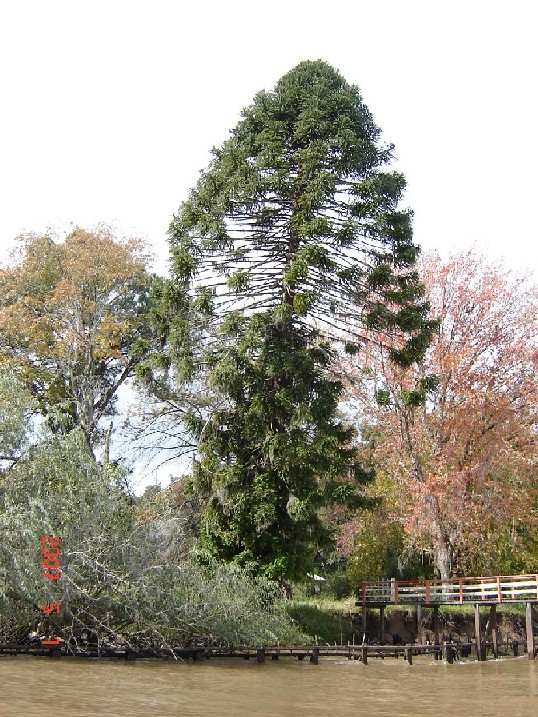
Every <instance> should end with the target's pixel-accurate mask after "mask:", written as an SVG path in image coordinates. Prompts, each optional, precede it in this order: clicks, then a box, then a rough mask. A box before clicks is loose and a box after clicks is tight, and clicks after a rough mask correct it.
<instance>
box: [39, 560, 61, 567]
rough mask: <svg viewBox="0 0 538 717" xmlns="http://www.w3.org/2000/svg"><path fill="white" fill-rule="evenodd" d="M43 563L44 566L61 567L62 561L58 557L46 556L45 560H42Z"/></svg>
mask: <svg viewBox="0 0 538 717" xmlns="http://www.w3.org/2000/svg"><path fill="white" fill-rule="evenodd" d="M41 565H42V566H43V567H44V568H59V567H60V561H59V559H58V558H46V559H45V560H42V561H41Z"/></svg>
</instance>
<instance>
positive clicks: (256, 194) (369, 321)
mask: <svg viewBox="0 0 538 717" xmlns="http://www.w3.org/2000/svg"><path fill="white" fill-rule="evenodd" d="M391 149H392V148H391V147H390V146H384V145H382V144H381V142H380V130H379V129H378V128H377V127H376V125H375V123H374V121H373V119H372V116H371V114H370V112H369V111H368V109H367V107H366V106H365V105H364V103H363V102H362V99H361V95H360V93H359V90H358V89H357V88H356V87H354V86H351V85H349V84H348V83H347V82H346V81H345V80H344V79H343V78H342V76H341V75H340V74H339V73H338V72H337V71H336V70H334V69H333V68H332V67H330V66H329V65H327V64H326V63H324V62H321V61H316V62H303V63H301V64H300V65H298V66H297V67H296V68H295V69H293V70H292V71H290V72H289V73H288V74H286V75H285V76H284V77H282V79H281V80H279V82H278V83H277V85H276V87H275V89H274V90H272V91H270V92H261V93H259V94H258V95H257V96H256V98H255V100H254V103H253V104H252V105H251V106H250V107H248V108H247V109H246V110H244V112H243V119H242V120H241V121H240V122H239V124H238V125H237V126H236V128H235V129H234V130H233V131H232V133H231V136H230V138H229V139H228V140H227V141H226V142H225V143H224V144H223V145H222V146H221V147H220V148H217V149H214V150H213V160H212V162H211V164H210V166H209V167H208V169H207V171H205V172H204V173H203V174H202V177H201V179H200V181H199V182H198V184H197V186H196V188H195V189H194V190H193V191H192V192H191V195H190V198H189V200H188V201H186V202H185V203H184V204H183V205H182V207H181V210H180V212H179V214H178V216H177V217H176V218H175V219H174V221H173V222H172V225H171V228H170V243H171V250H172V257H173V278H172V281H171V282H170V284H169V285H168V286H163V287H161V296H162V298H163V303H162V305H161V310H160V312H159V314H158V316H157V319H158V324H159V326H160V329H161V336H162V340H163V342H167V344H168V354H167V358H166V361H168V362H169V363H171V364H172V365H173V366H174V369H175V376H176V378H180V379H183V380H187V381H191V382H194V381H199V380H202V379H203V380H204V381H205V385H206V386H209V388H208V389H207V390H211V391H213V392H214V394H215V397H216V405H217V408H215V410H212V411H209V412H208V413H207V414H206V415H204V416H201V417H200V416H199V417H198V418H197V419H196V420H194V419H193V420H192V421H191V428H192V429H193V431H194V433H195V434H196V435H197V436H198V445H199V449H198V458H197V461H196V462H195V468H194V481H193V485H194V487H195V489H196V490H197V491H198V492H201V493H203V494H204V495H205V497H206V500H207V510H206V513H205V516H204V519H203V521H202V534H203V536H204V539H205V545H206V546H207V548H208V549H209V551H210V552H211V553H213V554H216V555H218V556H220V557H224V558H230V557H232V556H235V558H236V559H237V560H239V561H240V562H244V563H254V564H255V565H257V566H258V568H259V569H260V570H262V572H265V573H266V574H268V575H270V576H272V577H280V578H282V577H290V576H292V575H295V574H298V573H300V572H301V571H302V570H304V569H305V566H306V565H307V563H308V560H309V559H310V558H311V557H312V555H313V554H314V553H315V552H316V550H317V549H318V548H319V546H320V545H321V544H322V542H323V541H324V539H325V538H326V537H327V535H326V531H324V530H322V526H321V524H320V521H319V517H318V510H319V508H320V507H321V506H322V505H324V504H327V503H329V502H331V501H334V500H343V499H345V500H352V499H355V500H356V499H357V494H356V490H355V489H356V486H357V482H360V481H361V480H363V479H364V478H365V477H366V474H365V472H364V471H362V469H361V467H360V465H359V464H358V462H357V460H356V457H355V451H354V450H353V448H352V446H351V441H352V433H351V432H350V430H349V429H348V428H347V427H346V426H345V425H343V424H342V422H341V421H339V420H338V419H337V418H336V412H337V406H338V400H339V396H340V393H341V385H340V383H339V382H338V381H335V380H333V379H331V378H330V368H331V362H332V356H333V353H334V350H335V348H334V345H333V344H332V342H333V341H334V340H335V339H338V338H339V336H341V334H342V327H343V326H344V325H346V324H348V323H349V321H348V320H349V317H350V314H351V313H352V312H353V314H355V313H356V312H357V311H358V313H359V315H360V316H359V319H360V320H359V321H357V322H355V325H356V326H357V327H358V330H357V331H356V332H355V334H354V336H353V337H352V341H348V343H347V348H348V349H349V350H353V349H354V346H353V343H354V342H356V341H358V340H360V339H361V338H363V337H364V335H365V330H366V328H369V329H373V330H376V331H378V332H380V333H382V334H384V335H387V336H389V335H390V336H395V335H397V336H398V337H400V339H401V340H400V342H399V343H398V344H397V345H396V344H395V343H393V346H394V350H393V352H392V356H393V359H394V360H395V361H398V362H399V363H401V364H404V365H409V364H410V363H412V362H413V361H414V360H416V359H418V358H420V356H421V355H422V354H423V352H424V350H425V348H426V346H427V344H428V341H429V338H430V334H431V329H432V325H431V324H430V323H429V322H428V320H427V309H428V307H427V304H426V303H425V302H424V301H423V298H422V297H423V288H422V286H421V285H420V283H419V281H418V277H417V274H416V273H415V272H414V270H413V264H414V261H415V258H416V256H417V247H416V246H415V245H414V244H413V243H412V231H411V215H410V212H409V211H407V210H400V209H398V203H399V200H400V198H401V196H402V192H403V189H404V185H405V182H404V178H403V177H402V175H401V174H398V173H396V172H390V171H388V170H387V164H388V162H389V161H390V159H391ZM355 307H359V308H358V309H356V308H355Z"/></svg>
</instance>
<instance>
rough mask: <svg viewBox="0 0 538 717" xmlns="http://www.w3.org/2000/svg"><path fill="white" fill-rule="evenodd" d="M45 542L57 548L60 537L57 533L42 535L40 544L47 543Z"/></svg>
mask: <svg viewBox="0 0 538 717" xmlns="http://www.w3.org/2000/svg"><path fill="white" fill-rule="evenodd" d="M47 543H48V544H49V545H50V547H51V548H57V547H58V546H59V545H60V538H59V537H58V536H57V535H55V536H52V535H42V536H41V545H47Z"/></svg>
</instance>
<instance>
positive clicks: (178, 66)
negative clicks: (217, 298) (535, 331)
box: [0, 0, 538, 268]
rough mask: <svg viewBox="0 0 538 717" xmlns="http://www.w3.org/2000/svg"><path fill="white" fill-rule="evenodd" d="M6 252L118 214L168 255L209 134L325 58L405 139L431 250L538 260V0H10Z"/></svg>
mask: <svg viewBox="0 0 538 717" xmlns="http://www.w3.org/2000/svg"><path fill="white" fill-rule="evenodd" d="M0 7H1V9H0V67H1V71H0V77H1V92H2V107H1V112H0V197H1V199H0V255H1V254H2V253H3V251H4V250H5V249H6V248H7V247H8V246H9V245H10V243H11V241H12V240H13V238H14V237H15V236H17V235H18V234H20V233H21V232H24V231H37V232H41V231H45V230H47V229H48V228H52V229H55V230H56V231H57V232H58V234H59V235H60V236H61V235H62V233H65V231H66V230H67V229H68V228H69V227H70V226H73V225H78V226H83V227H86V228H92V227H94V226H95V225H96V224H97V223H99V222H105V223H108V224H112V225H115V226H116V227H117V229H118V232H119V233H120V234H136V235H138V236H143V237H146V238H147V239H148V240H149V241H150V242H151V243H152V244H153V245H154V247H155V250H156V252H157V254H158V255H159V256H160V257H161V260H160V262H159V266H160V267H161V268H164V266H165V259H166V255H167V246H166V238H165V237H166V230H167V227H168V224H169V221H170V219H171V216H172V214H173V213H174V212H175V211H176V209H177V208H178V206H179V203H180V202H181V201H182V200H183V199H185V198H186V196H187V193H188V190H189V188H190V187H191V186H193V185H194V183H195V182H196V180H197V177H198V173H199V171H200V170H201V169H202V168H203V167H205V166H206V164H207V162H208V160H209V150H210V148H211V147H212V146H213V145H216V144H219V143H220V142H222V141H223V140H224V139H225V138H226V137H227V135H228V131H229V130H230V128H232V127H233V126H234V125H235V124H236V122H237V121H238V119H239V112H240V110H241V109H242V108H243V107H244V106H246V105H248V104H249V103H250V102H251V100H252V98H253V97H254V95H255V94H256V92H258V91H259V90H260V89H263V88H265V89H270V88H271V87H272V86H273V85H274V83H275V82H276V81H277V80H278V78H279V77H280V76H281V75H283V74H284V73H285V72H287V71H288V70H289V69H291V68H292V67H294V66H295V65H296V64H297V63H298V62H300V61H301V60H304V59H317V58H322V59H324V60H326V61H327V62H329V63H331V64H332V65H334V66H335V67H337V68H338V69H339V70H340V71H341V72H342V74H343V75H344V77H345V78H346V79H347V80H348V81H349V82H352V83H354V84H357V85H358V86H359V87H360V88H361V90H362V93H363V97H364V100H365V102H366V104H367V105H368V106H369V108H370V110H371V111H372V113H373V115H374V117H375V119H376V121H377V123H378V125H379V126H380V127H381V128H382V130H383V136H384V139H385V140H386V141H390V142H393V143H394V144H395V145H396V156H397V159H398V165H397V166H398V169H400V170H401V171H403V172H404V173H405V175H406V177H407V180H408V191H407V195H406V202H405V203H406V204H407V205H408V206H410V207H411V208H412V209H413V210H414V212H415V222H414V226H415V239H416V241H417V242H418V243H419V244H421V245H422V246H423V247H425V248H431V247H436V248H438V249H439V250H440V251H442V252H444V251H446V250H447V249H448V248H449V247H452V246H456V247H462V246H467V245H469V244H471V243H476V244H478V245H479V246H480V247H482V248H483V249H484V250H485V251H487V252H489V253H491V254H492V255H493V256H498V255H501V254H502V255H504V256H505V257H506V259H507V261H509V262H510V263H511V264H513V265H515V266H520V267H530V268H538V242H537V239H538V236H537V229H536V226H537V224H536V214H537V207H536V189H537V187H536V176H537V170H538V149H537V140H536V133H537V128H538V116H537V115H538V113H537V99H536V95H537V91H536V88H537V70H538V62H537V49H536V48H537V44H538V43H537V37H536V36H537V28H538V23H537V20H538V3H536V1H535V0H528V1H525V0H510V2H508V1H507V2H496V0H490V1H488V2H483V1H481V0H466V2H461V1H460V0H450V2H445V1H443V0H395V1H390V0H368V1H365V0H355V1H354V2H350V1H347V0H332V1H331V2H319V1H317V0H310V1H308V2H307V1H305V0H285V1H283V0H271V2H266V3H255V2H252V0H251V1H250V2H247V1H243V0H228V1H227V2H224V1H223V2H211V1H209V0H198V2H192V3H189V2H180V1H179V0H178V1H173V0H151V2H150V1H147V0H145V1H144V0H105V1H103V0H92V1H91V2H89V1H88V0H86V1H85V2H83V1H82V0H67V1H65V0H38V1H32V0H11V1H9V0H8V1H6V2H2V3H1V5H0Z"/></svg>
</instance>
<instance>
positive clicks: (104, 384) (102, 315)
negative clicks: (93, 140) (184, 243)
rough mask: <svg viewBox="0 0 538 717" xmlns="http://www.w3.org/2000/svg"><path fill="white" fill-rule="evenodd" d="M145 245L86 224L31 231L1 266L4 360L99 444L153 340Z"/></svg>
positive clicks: (61, 421)
mask: <svg viewBox="0 0 538 717" xmlns="http://www.w3.org/2000/svg"><path fill="white" fill-rule="evenodd" d="M143 249H144V247H143V245H142V244H141V243H140V242H139V241H137V240H128V241H124V242H121V241H118V240H115V239H114V237H112V236H111V234H110V233H109V232H108V231H104V230H102V231H98V232H95V233H89V232H86V231H83V230H81V229H77V230H76V231H74V232H73V233H72V234H71V235H70V236H68V237H67V239H66V240H65V241H64V242H63V243H56V242H54V241H53V240H52V239H51V238H50V237H49V236H33V235H32V236H28V237H24V238H23V241H22V243H21V248H20V251H19V253H18V255H17V256H15V257H14V259H13V261H12V262H11V263H10V264H9V265H8V266H7V267H6V268H4V269H2V270H1V271H0V361H1V362H2V364H3V365H4V367H5V366H8V365H9V366H11V367H14V368H16V369H17V372H18V374H19V376H22V377H24V378H25V379H26V382H27V384H28V385H29V386H30V387H31V391H32V393H33V394H34V396H35V397H36V398H37V400H38V402H39V406H40V409H41V411H42V412H43V413H44V414H45V415H47V416H48V418H49V423H50V424H51V425H53V426H54V427H55V428H56V429H61V430H70V429H71V428H73V427H74V426H80V428H81V429H82V431H83V433H84V435H85V437H86V441H87V444H88V446H89V447H90V448H93V446H94V445H95V444H96V442H97V441H98V437H99V430H98V429H99V421H100V419H101V418H102V417H103V416H106V415H109V414H110V413H111V412H113V408H114V400H115V397H116V393H117V390H118V388H119V386H120V385H121V384H122V383H123V382H124V381H125V380H126V379H127V378H128V377H129V376H130V375H131V374H132V373H133V370H134V367H135V366H136V365H137V363H138V361H139V360H140V358H141V357H142V355H143V354H144V352H145V350H146V348H147V338H148V336H147V321H146V311H147V298H148V291H149V286H150V281H151V277H150V275H149V274H148V272H147V269H146V263H147V262H146V258H145V256H144V251H143Z"/></svg>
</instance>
